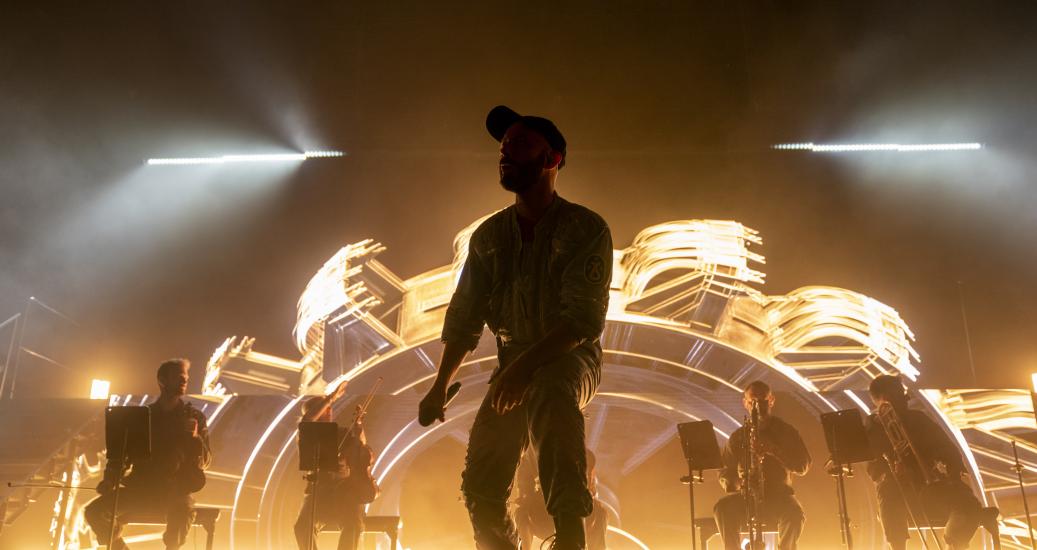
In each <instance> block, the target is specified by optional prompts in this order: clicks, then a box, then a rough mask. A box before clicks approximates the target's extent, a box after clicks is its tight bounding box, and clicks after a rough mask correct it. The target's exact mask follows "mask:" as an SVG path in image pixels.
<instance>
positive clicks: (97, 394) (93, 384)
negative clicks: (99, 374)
mask: <svg viewBox="0 0 1037 550" xmlns="http://www.w3.org/2000/svg"><path fill="white" fill-rule="evenodd" d="M111 387H112V383H111V382H109V381H107V380H98V379H96V378H95V379H93V380H91V381H90V399H108V392H109V390H111Z"/></svg>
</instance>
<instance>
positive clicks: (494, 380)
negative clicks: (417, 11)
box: [420, 106, 612, 550]
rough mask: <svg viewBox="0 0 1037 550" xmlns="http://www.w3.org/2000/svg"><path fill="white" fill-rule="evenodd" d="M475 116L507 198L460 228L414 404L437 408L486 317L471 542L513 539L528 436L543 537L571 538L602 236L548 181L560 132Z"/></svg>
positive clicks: (501, 110) (578, 519)
mask: <svg viewBox="0 0 1037 550" xmlns="http://www.w3.org/2000/svg"><path fill="white" fill-rule="evenodd" d="M486 127H487V129H488V130H489V132H490V135H492V136H493V137H494V139H496V140H498V141H500V142H501V145H500V162H499V170H500V183H501V185H502V186H503V187H504V189H506V190H508V191H511V192H513V193H515V203H514V205H512V206H510V207H508V208H506V209H504V210H502V211H500V212H498V213H497V214H494V215H493V216H491V217H490V218H489V219H487V220H486V221H485V222H483V223H482V224H481V225H480V226H479V228H478V229H476V230H475V232H474V233H473V235H472V237H471V240H470V242H469V245H468V257H467V260H466V261H465V264H464V267H463V269H462V271H461V277H460V280H459V282H458V285H457V289H456V290H455V292H454V295H453V297H452V299H451V300H450V306H449V307H448V308H447V313H446V320H445V322H444V325H443V342H444V343H445V347H444V349H443V354H442V358H441V359H440V364H439V374H438V376H437V377H436V380H435V382H434V383H433V385H432V387H431V388H430V389H429V391H428V394H427V395H426V396H425V398H424V399H423V400H422V402H421V405H420V407H421V414H422V415H423V416H425V417H432V418H440V419H442V418H443V416H444V403H445V402H446V393H447V387H448V386H449V385H450V380H451V378H452V377H453V375H454V373H455V372H456V371H457V369H458V368H459V367H460V365H461V361H462V359H463V358H464V357H465V355H467V353H468V352H469V351H471V350H473V349H475V347H476V344H477V343H478V341H479V337H480V335H481V334H482V331H483V326H484V325H488V326H489V328H490V330H491V331H492V332H493V334H494V336H496V340H497V351H498V359H499V366H498V367H497V369H496V370H495V371H494V373H493V375H492V377H491V385H490V389H489V391H488V392H487V393H486V398H485V399H484V400H483V403H482V406H481V407H480V409H479V411H478V413H477V414H476V418H475V423H474V425H473V426H472V433H471V437H470V438H469V443H468V456H467V458H466V460H465V470H464V474H463V481H462V485H461V490H462V493H463V494H464V497H465V504H466V506H467V508H468V513H469V516H470V518H471V521H472V527H473V529H474V532H475V543H476V546H477V547H478V548H480V549H493V550H499V549H513V548H516V547H517V545H518V535H517V533H516V531H515V525H514V522H513V520H512V519H511V518H510V517H509V515H508V510H507V502H508V497H509V495H510V493H511V486H512V480H513V479H514V477H515V469H516V467H517V466H518V463H519V459H520V458H521V456H522V452H523V451H524V450H525V448H526V446H527V445H528V444H530V443H531V444H532V445H533V447H534V449H535V450H536V452H537V457H538V470H539V474H540V479H541V480H542V486H543V492H544V498H545V499H546V501H547V510H548V512H549V513H550V514H551V516H552V517H553V519H554V524H555V532H556V538H555V539H554V541H553V543H552V548H556V549H565V550H569V549H582V548H584V547H585V545H586V542H585V534H584V526H583V518H584V517H586V516H588V515H590V513H591V511H592V509H593V506H592V503H593V498H592V496H591V493H590V491H589V490H588V489H587V475H586V469H587V464H586V458H585V455H584V420H583V415H582V409H583V407H585V406H586V405H587V403H589V402H590V400H591V398H592V397H594V393H595V391H596V390H597V387H598V384H599V382H600V380H601V345H600V344H599V341H598V338H599V337H600V335H601V331H602V329H603V327H604V323H605V313H606V310H607V308H608V291H609V282H610V280H611V273H612V237H611V234H610V233H609V228H608V226H607V225H606V224H605V221H604V220H603V219H602V218H601V217H600V216H598V215H597V214H595V213H594V212H592V211H590V210H589V209H587V208H585V207H583V206H578V205H576V204H573V203H571V202H569V201H566V200H565V199H563V198H561V197H559V196H558V195H557V194H556V193H555V179H556V178H557V176H558V171H559V170H560V169H561V168H562V167H563V166H564V165H565V153H566V143H565V138H564V137H562V133H561V132H560V131H559V130H558V128H557V127H556V126H555V125H554V123H553V122H551V121H550V120H547V119H545V118H540V117H534V116H522V115H519V114H518V113H516V112H515V111H512V110H511V109H509V108H507V107H504V106H498V107H495V108H494V109H493V110H491V111H490V113H489V115H488V116H487V118H486Z"/></svg>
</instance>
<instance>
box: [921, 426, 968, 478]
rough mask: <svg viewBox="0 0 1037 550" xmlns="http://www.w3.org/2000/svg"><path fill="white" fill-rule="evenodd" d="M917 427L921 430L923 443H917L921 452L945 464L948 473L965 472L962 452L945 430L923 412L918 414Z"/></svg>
mask: <svg viewBox="0 0 1037 550" xmlns="http://www.w3.org/2000/svg"><path fill="white" fill-rule="evenodd" d="M917 416H918V420H917V426H918V427H919V428H921V429H920V430H919V432H921V439H922V440H923V441H921V442H918V443H916V445H918V446H919V447H920V448H921V449H925V450H922V451H920V452H921V453H922V454H924V453H925V452H926V451H928V450H929V449H931V451H928V452H930V453H932V456H930V457H929V458H931V459H932V460H939V461H941V462H943V463H944V464H945V465H946V466H947V469H948V472H949V473H951V474H953V475H957V474H960V473H961V472H963V471H964V470H965V462H964V460H963V459H962V456H961V451H959V450H958V446H957V445H955V444H954V441H952V440H951V438H950V436H948V435H947V432H945V431H944V430H943V428H941V427H940V426H939V425H938V424H937V423H936V422H934V421H933V420H932V419H931V418H929V416H928V415H927V414H925V413H923V412H921V411H919V412H918V415H917Z"/></svg>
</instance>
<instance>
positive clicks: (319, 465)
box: [299, 422, 338, 550]
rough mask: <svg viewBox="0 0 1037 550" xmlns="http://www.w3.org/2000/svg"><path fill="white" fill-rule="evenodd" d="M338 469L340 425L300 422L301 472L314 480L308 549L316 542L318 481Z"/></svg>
mask: <svg viewBox="0 0 1037 550" xmlns="http://www.w3.org/2000/svg"><path fill="white" fill-rule="evenodd" d="M337 469H338V424H337V423H335V422H300V423H299V470H302V471H304V472H309V474H310V476H309V478H310V479H311V480H312V481H311V482H312V483H313V485H312V488H313V490H312V492H311V493H310V495H311V496H312V497H313V498H312V507H311V508H310V528H309V530H308V532H309V539H310V540H309V543H308V544H307V545H306V547H307V548H308V549H311V550H312V549H313V547H314V543H315V542H316V541H314V540H313V538H314V528H313V527H314V526H315V525H316V524H317V500H318V495H317V490H318V487H317V480H318V478H319V477H320V474H321V472H334V471H336V470H337Z"/></svg>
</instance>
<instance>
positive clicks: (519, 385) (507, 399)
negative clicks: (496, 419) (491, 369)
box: [490, 357, 532, 414]
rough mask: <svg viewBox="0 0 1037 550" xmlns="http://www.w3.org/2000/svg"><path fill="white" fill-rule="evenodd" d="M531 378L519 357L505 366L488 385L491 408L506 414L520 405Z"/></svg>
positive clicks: (498, 412)
mask: <svg viewBox="0 0 1037 550" xmlns="http://www.w3.org/2000/svg"><path fill="white" fill-rule="evenodd" d="M531 379H532V376H530V373H529V369H528V368H526V366H525V364H524V363H523V361H522V358H521V357H520V358H519V359H517V360H516V361H515V362H514V363H512V364H510V365H508V366H507V367H505V368H504V370H503V371H501V373H500V374H498V375H497V378H496V379H495V380H494V381H493V384H492V385H491V386H490V392H491V395H492V397H491V398H490V403H491V404H492V405H493V410H495V411H497V414H506V413H507V412H508V411H510V410H511V409H514V408H515V407H517V406H519V405H521V404H522V400H523V399H525V397H526V389H527V388H528V387H529V383H530V381H531Z"/></svg>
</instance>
